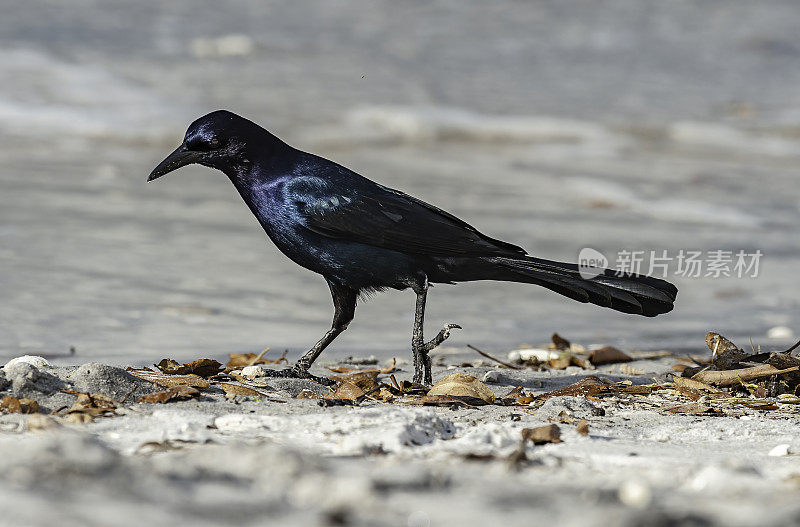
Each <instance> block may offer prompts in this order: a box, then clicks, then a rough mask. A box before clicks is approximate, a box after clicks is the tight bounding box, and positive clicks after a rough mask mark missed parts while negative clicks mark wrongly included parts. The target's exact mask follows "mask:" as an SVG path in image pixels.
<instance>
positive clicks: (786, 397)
mask: <svg viewBox="0 0 800 527" xmlns="http://www.w3.org/2000/svg"><path fill="white" fill-rule="evenodd" d="M706 345H707V346H708V349H709V351H711V358H710V359H707V360H702V359H700V358H695V357H688V358H682V357H678V360H680V361H682V362H681V363H679V364H676V365H674V366H673V370H675V371H676V372H678V373H679V374H680V375H677V374H676V375H675V377H674V379H673V385H672V386H671V387H670V389H671V390H672V391H673V392H676V393H679V394H680V395H683V396H685V397H686V398H688V399H689V400H691V401H693V403H692V404H687V405H679V406H675V407H672V408H667V409H666V411H668V412H670V413H679V414H691V415H720V412H723V413H725V414H726V415H727V414H728V413H730V410H727V409H726V408H725V407H726V406H727V407H730V406H731V405H738V406H745V407H748V408H752V409H757V410H764V411H770V410H776V409H779V408H780V406H779V405H780V404H781V403H783V404H795V403H794V400H797V401H798V402H800V398H798V397H797V395H798V393H799V392H800V359H799V358H797V357H795V356H793V355H792V354H791V352H792V351H793V350H794V349H795V347H796V346H793V347H792V348H789V349H788V350H785V351H780V352H761V348H760V346H759V347H758V349H756V348H755V346H753V345H752V343H751V349H752V353H749V352H747V351H746V350H745V349H743V348H741V347H739V346H737V345H736V344H735V343H734V342H732V341H731V340H730V339H728V338H726V337H724V336H722V335H720V334H719V333H716V332H713V331H710V332H708V333H707V334H706Z"/></svg>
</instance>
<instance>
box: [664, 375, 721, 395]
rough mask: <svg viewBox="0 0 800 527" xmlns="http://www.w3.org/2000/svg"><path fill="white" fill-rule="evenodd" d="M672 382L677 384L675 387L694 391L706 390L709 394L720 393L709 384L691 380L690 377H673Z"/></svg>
mask: <svg viewBox="0 0 800 527" xmlns="http://www.w3.org/2000/svg"><path fill="white" fill-rule="evenodd" d="M672 382H673V383H675V386H679V387H681V388H691V389H693V390H704V391H707V392H717V391H719V390H717V389H716V388H714V387H713V386H711V385H709V384H706V383H704V382H700V381H698V380H695V379H691V378H689V377H673V378H672Z"/></svg>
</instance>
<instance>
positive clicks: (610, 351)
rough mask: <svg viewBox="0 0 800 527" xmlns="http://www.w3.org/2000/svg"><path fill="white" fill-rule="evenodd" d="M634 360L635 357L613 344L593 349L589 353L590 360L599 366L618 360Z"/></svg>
mask: <svg viewBox="0 0 800 527" xmlns="http://www.w3.org/2000/svg"><path fill="white" fill-rule="evenodd" d="M632 360H633V359H632V358H631V357H630V355H628V354H627V353H625V352H624V351H621V350H619V349H617V348H615V347H613V346H603V347H602V348H598V349H596V350H593V351H592V352H591V353H590V354H589V362H591V363H592V364H594V365H595V366H599V365H601V364H615V363H618V362H630V361H632Z"/></svg>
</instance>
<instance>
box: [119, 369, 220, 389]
mask: <svg viewBox="0 0 800 527" xmlns="http://www.w3.org/2000/svg"><path fill="white" fill-rule="evenodd" d="M128 373H130V374H131V375H133V376H134V377H138V378H139V379H142V380H144V381H149V382H152V383H153V384H157V385H159V386H163V387H165V388H174V387H178V386H191V387H192V388H197V389H199V390H204V389H206V388H208V387H209V386H211V382H210V381H208V380H206V379H203V378H202V377H200V376H199V375H195V374H189V375H166V374H163V373H159V372H155V371H153V370H149V369H141V370H134V369H131V368H128Z"/></svg>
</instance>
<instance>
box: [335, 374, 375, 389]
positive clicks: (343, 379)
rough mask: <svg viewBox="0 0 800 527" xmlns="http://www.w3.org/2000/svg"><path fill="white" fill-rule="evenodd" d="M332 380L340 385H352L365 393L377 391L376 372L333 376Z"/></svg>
mask: <svg viewBox="0 0 800 527" xmlns="http://www.w3.org/2000/svg"><path fill="white" fill-rule="evenodd" d="M332 378H333V380H335V381H337V382H340V383H350V384H354V385H356V386H357V387H359V388H360V389H361V390H363V391H364V392H366V393H369V392H371V391H374V390H377V389H378V381H377V378H378V370H371V371H360V372H357V373H349V374H347V375H334V376H333V377H332Z"/></svg>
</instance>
